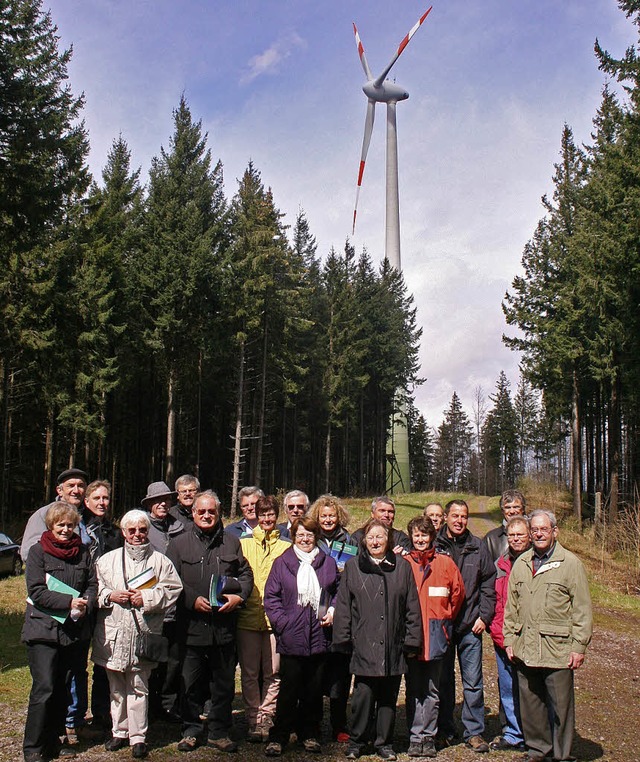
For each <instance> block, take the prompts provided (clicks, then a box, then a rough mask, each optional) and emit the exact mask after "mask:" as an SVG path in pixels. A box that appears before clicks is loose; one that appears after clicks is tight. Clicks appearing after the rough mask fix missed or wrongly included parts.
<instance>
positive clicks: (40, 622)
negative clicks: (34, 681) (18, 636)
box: [22, 542, 98, 646]
mask: <svg viewBox="0 0 640 762" xmlns="http://www.w3.org/2000/svg"><path fill="white" fill-rule="evenodd" d="M47 574H50V575H51V576H52V577H55V578H56V579H57V580H58V581H60V582H64V583H65V584H67V585H70V586H71V587H72V588H73V589H74V590H77V591H78V592H79V593H80V596H81V597H82V598H86V599H87V613H86V614H85V616H83V617H82V618H81V619H79V620H78V621H77V622H74V621H73V620H72V619H71V617H69V616H68V617H67V618H66V619H65V621H64V622H63V623H62V624H60V623H59V622H58V621H57V620H56V619H54V618H53V617H52V616H51V615H50V614H47V613H45V612H44V611H40V610H39V609H51V610H55V613H56V614H61V613H62V612H63V611H66V612H70V611H71V601H72V600H73V596H72V595H69V594H67V593H57V592H54V591H53V590H49V588H48V587H47V582H46V575H47ZM26 582H27V595H28V597H29V598H30V599H31V600H32V601H33V605H32V604H31V603H27V610H26V612H25V618H24V626H23V628H22V642H23V643H56V644H58V645H60V646H68V645H71V644H72V643H75V642H77V641H81V640H89V639H90V638H91V625H90V621H91V612H92V610H93V608H94V606H95V604H96V599H97V595H98V582H97V580H96V572H95V568H94V566H93V563H92V562H91V555H90V553H89V551H88V549H87V548H85V547H84V546H81V548H80V553H79V554H78V556H76V558H74V559H73V560H65V559H62V558H56V557H55V556H52V555H50V554H49V553H46V552H45V550H44V549H43V547H42V545H40V543H39V542H37V543H36V544H35V545H33V546H32V547H31V549H30V552H29V557H28V559H27V567H26ZM36 606H37V607H38V608H36Z"/></svg>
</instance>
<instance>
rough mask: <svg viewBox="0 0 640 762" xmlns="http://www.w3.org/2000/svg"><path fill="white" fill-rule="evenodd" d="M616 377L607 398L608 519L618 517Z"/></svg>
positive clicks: (618, 427) (618, 421)
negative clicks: (609, 395)
mask: <svg viewBox="0 0 640 762" xmlns="http://www.w3.org/2000/svg"><path fill="white" fill-rule="evenodd" d="M619 391H620V390H619V381H618V377H617V376H616V378H615V379H614V380H613V381H612V382H611V397H610V399H609V485H610V489H609V521H610V522H611V523H612V524H613V523H615V521H616V520H617V518H618V492H619V488H620V487H619V478H620V397H619Z"/></svg>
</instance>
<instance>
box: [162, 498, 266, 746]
mask: <svg viewBox="0 0 640 762" xmlns="http://www.w3.org/2000/svg"><path fill="white" fill-rule="evenodd" d="M220 513H221V512H220V500H219V499H218V496H217V495H216V493H215V492H212V491H211V490H207V491H205V492H201V493H200V494H199V495H198V496H197V497H196V499H195V501H194V503H193V525H192V526H191V528H190V530H187V531H186V532H184V533H183V534H181V535H178V536H177V537H176V538H175V539H174V540H172V541H171V543H170V545H169V550H168V551H167V555H168V556H169V558H170V559H171V560H172V561H173V563H174V564H175V567H176V569H177V570H178V574H179V575H180V578H181V579H182V583H183V585H184V591H183V594H182V596H181V598H180V600H179V602H178V610H177V622H178V629H179V631H180V632H182V633H184V637H185V655H184V661H183V666H182V681H181V691H180V715H181V717H182V722H183V725H182V740H181V741H180V742H179V744H178V751H185V752H188V751H193V750H194V749H196V748H197V747H198V746H199V745H201V744H204V743H206V744H207V745H208V746H210V747H212V748H214V749H216V750H217V751H222V752H234V751H236V750H237V748H238V745H237V743H236V742H235V741H234V740H232V739H231V737H230V733H231V705H232V703H233V698H234V695H235V670H236V628H237V623H238V607H239V606H240V605H241V604H243V603H244V602H246V600H247V599H248V598H249V596H250V595H251V591H252V590H253V572H252V571H251V567H250V566H249V564H248V562H247V560H246V559H245V557H244V555H243V553H242V549H241V547H240V540H239V539H238V538H237V537H234V536H233V535H231V534H229V533H228V532H225V531H224V526H223V524H222V520H221V518H220ZM212 578H213V584H212ZM216 583H220V584H219V586H218V585H216ZM208 700H210V702H211V703H210V704H209V711H208V716H207V719H206V724H205V721H203V720H202V719H201V713H202V711H203V709H204V706H205V703H206V702H207V701H208ZM205 728H206V729H207V736H208V737H207V738H205V737H204V733H205Z"/></svg>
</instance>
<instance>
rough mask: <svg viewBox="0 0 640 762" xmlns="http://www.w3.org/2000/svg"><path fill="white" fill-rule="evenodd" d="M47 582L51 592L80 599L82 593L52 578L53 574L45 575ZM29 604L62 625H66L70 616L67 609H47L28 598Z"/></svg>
mask: <svg viewBox="0 0 640 762" xmlns="http://www.w3.org/2000/svg"><path fill="white" fill-rule="evenodd" d="M45 581H46V583H47V587H48V588H49V590H51V591H52V592H54V593H65V594H66V595H70V596H71V597H72V598H80V592H79V591H78V590H76V589H75V588H73V587H71V585H67V583H66V582H61V581H60V580H59V579H56V577H52V576H51V574H48V573H47V574H45ZM27 603H30V604H31V605H32V606H33V607H34V608H36V609H38V611H42V613H43V614H47V615H48V616H50V617H51V618H52V619H55V620H56V622H60V624H64V623H65V622H66V620H67V617H68V616H69V610H67V609H45V608H43V607H42V606H36V604H35V603H34V602H33V601H32V600H31V598H27Z"/></svg>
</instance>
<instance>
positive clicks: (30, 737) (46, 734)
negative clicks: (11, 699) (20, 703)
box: [23, 642, 87, 758]
mask: <svg viewBox="0 0 640 762" xmlns="http://www.w3.org/2000/svg"><path fill="white" fill-rule="evenodd" d="M86 650H87V644H86V642H79V643H73V644H71V645H69V646H60V645H58V644H57V643H30V644H28V645H27V658H28V661H29V670H30V671H31V680H32V684H31V693H30V695H29V706H28V709H27V720H26V723H25V727H24V741H23V750H24V755H25V758H26V757H28V756H32V755H35V754H42V755H43V756H47V755H52V754H55V753H56V752H57V750H58V747H59V745H60V739H59V737H60V736H61V735H64V732H65V729H64V727H65V726H64V723H65V717H66V714H67V707H68V706H69V698H70V697H69V691H68V689H67V680H68V678H69V675H70V674H71V672H72V671H73V670H74V668H75V666H76V665H77V664H78V663H79V662H80V661H81V659H82V658H83V655H84V656H86Z"/></svg>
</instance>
